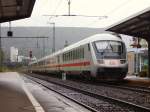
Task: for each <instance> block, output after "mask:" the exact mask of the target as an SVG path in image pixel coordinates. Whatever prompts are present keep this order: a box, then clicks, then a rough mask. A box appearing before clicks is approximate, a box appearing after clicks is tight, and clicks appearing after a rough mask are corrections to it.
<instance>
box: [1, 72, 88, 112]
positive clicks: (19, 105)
mask: <svg viewBox="0 0 150 112" xmlns="http://www.w3.org/2000/svg"><path fill="white" fill-rule="evenodd" d="M0 112H90V111H89V110H87V109H85V108H83V107H82V106H80V105H78V104H76V103H74V102H72V101H70V100H68V99H66V98H64V97H62V96H60V95H59V94H56V93H55V92H52V91H50V90H49V89H46V88H45V87H43V86H41V85H39V84H37V83H35V82H33V81H31V80H29V79H27V78H26V77H24V76H23V75H22V74H19V73H16V72H6V73H0Z"/></svg>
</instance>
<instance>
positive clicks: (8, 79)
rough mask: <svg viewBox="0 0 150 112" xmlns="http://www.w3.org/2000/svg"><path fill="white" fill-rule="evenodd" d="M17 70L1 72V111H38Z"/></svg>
mask: <svg viewBox="0 0 150 112" xmlns="http://www.w3.org/2000/svg"><path fill="white" fill-rule="evenodd" d="M22 85H23V83H22V80H21V78H20V77H19V75H18V74H17V73H15V72H7V73H0V112H36V111H35V109H34V107H33V105H32V103H31V101H30V100H29V98H28V96H27V95H26V93H25V91H24V89H23V86H22Z"/></svg>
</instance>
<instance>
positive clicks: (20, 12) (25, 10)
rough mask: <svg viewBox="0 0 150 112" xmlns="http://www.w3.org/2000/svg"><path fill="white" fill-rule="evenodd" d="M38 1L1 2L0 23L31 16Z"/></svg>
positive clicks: (16, 0) (3, 0)
mask: <svg viewBox="0 0 150 112" xmlns="http://www.w3.org/2000/svg"><path fill="white" fill-rule="evenodd" d="M35 1H36V0H0V23H2V22H8V21H13V20H18V19H23V18H27V17H30V16H31V13H32V10H33V6H34V4H35Z"/></svg>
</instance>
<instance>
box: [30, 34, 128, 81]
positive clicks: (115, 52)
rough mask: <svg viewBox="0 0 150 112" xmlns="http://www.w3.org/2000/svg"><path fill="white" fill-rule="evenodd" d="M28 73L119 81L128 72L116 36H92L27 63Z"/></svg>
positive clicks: (121, 45) (123, 46)
mask: <svg viewBox="0 0 150 112" xmlns="http://www.w3.org/2000/svg"><path fill="white" fill-rule="evenodd" d="M30 66H31V67H30V70H31V71H40V72H47V73H50V74H51V73H63V72H65V73H66V74H67V75H82V76H85V77H95V78H97V79H106V80H107V79H109V80H111V79H112V80H114V79H117V80H118V79H123V78H124V77H125V76H126V74H127V71H128V67H127V56H126V47H125V44H124V42H123V41H122V40H121V39H120V38H119V37H118V36H116V35H112V34H105V33H104V34H96V35H94V36H91V37H88V38H86V39H83V40H81V41H79V42H77V43H75V44H72V45H70V46H67V47H65V48H63V49H61V50H59V51H57V52H55V53H53V54H51V55H48V56H46V57H43V58H42V59H39V60H37V61H35V62H32V63H30Z"/></svg>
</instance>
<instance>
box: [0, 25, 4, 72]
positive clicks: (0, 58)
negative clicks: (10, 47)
mask: <svg viewBox="0 0 150 112" xmlns="http://www.w3.org/2000/svg"><path fill="white" fill-rule="evenodd" d="M1 44H2V43H1V23H0V71H1V69H2V55H3V54H2V45H1Z"/></svg>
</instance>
